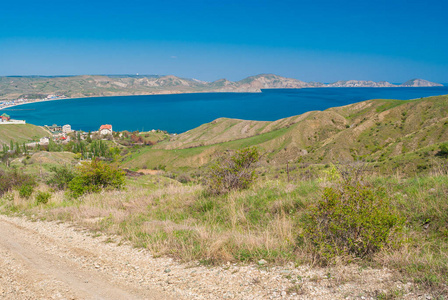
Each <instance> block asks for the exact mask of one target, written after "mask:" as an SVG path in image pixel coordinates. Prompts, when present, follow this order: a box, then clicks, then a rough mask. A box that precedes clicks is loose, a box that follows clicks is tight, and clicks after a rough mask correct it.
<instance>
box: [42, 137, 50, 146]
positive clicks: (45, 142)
mask: <svg viewBox="0 0 448 300" xmlns="http://www.w3.org/2000/svg"><path fill="white" fill-rule="evenodd" d="M49 143H50V139H49V138H47V137H43V138H41V139H40V140H39V145H48V144H49Z"/></svg>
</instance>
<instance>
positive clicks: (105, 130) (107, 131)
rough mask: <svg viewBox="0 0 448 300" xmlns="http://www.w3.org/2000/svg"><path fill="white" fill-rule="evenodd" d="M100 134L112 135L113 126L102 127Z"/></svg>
mask: <svg viewBox="0 0 448 300" xmlns="http://www.w3.org/2000/svg"><path fill="white" fill-rule="evenodd" d="M99 132H100V134H101V135H108V134H112V132H113V131H112V125H110V124H106V125H101V127H100V130H99Z"/></svg>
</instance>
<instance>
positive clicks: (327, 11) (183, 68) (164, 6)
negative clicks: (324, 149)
mask: <svg viewBox="0 0 448 300" xmlns="http://www.w3.org/2000/svg"><path fill="white" fill-rule="evenodd" d="M136 73H139V74H159V75H165V74H173V75H177V76H182V77H189V78H197V79H201V80H206V81H212V80H216V79H219V78H227V79H229V80H240V79H242V78H244V77H247V76H250V75H255V74H260V73H275V74H278V75H282V76H287V77H292V78H297V79H300V80H304V81H320V82H333V81H336V80H347V79H359V80H375V81H379V80H387V81H390V82H403V81H406V80H408V79H411V78H424V79H428V80H431V81H436V82H448V0H438V1H432V0H426V1H421V0H420V1H415V0H396V1H394V0H388V1H385V0H370V1H364V0H357V1H351V0H350V1H349V0H338V1H336V0H308V1H304V0H277V1H274V0H194V1H192V0H171V1H167V0H165V1H152V0H127V1H117V0H107V1H98V0H97V1H95V0H88V1H86V0H76V1H75V0H41V1H36V0H22V1H2V3H1V5H0V75H79V74H136Z"/></svg>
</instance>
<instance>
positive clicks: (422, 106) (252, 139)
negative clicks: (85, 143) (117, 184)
mask: <svg viewBox="0 0 448 300" xmlns="http://www.w3.org/2000/svg"><path fill="white" fill-rule="evenodd" d="M411 112H412V113H411ZM447 128H448V96H437V97H429V98H424V99H419V100H409V101H402V100H369V101H364V102H360V103H356V104H352V105H348V106H344V107H337V108H330V109H328V110H326V111H316V112H308V113H306V114H303V115H300V116H296V117H291V118H286V119H282V120H278V121H276V122H255V121H244V120H232V119H218V120H215V121H214V122H212V123H208V124H204V125H202V126H200V127H198V128H196V129H193V130H190V131H188V132H186V133H183V134H181V135H179V136H178V137H176V138H174V139H172V140H171V141H169V142H164V143H161V144H159V145H157V146H156V147H154V148H151V149H145V150H143V151H142V152H140V153H138V154H136V155H135V156H133V157H131V158H130V159H128V161H127V162H125V165H126V166H129V167H141V166H142V165H143V164H145V165H146V166H147V167H149V168H152V167H155V166H157V165H159V164H163V165H166V166H168V167H169V168H182V167H187V166H190V167H198V166H201V165H203V164H206V163H207V162H209V161H210V159H212V158H213V157H214V154H215V153H216V152H217V151H222V150H227V149H238V148H242V147H248V146H258V147H259V148H260V149H261V150H262V152H264V153H266V156H265V157H266V159H269V160H273V161H275V162H277V163H286V162H287V161H291V160H293V161H295V160H297V159H298V158H299V157H303V161H305V162H314V163H315V162H322V163H327V162H331V161H353V160H356V159H367V160H372V161H376V162H379V164H380V165H383V167H384V164H385V163H386V162H387V161H389V160H394V161H396V162H397V163H398V162H400V161H401V160H402V159H403V158H406V157H410V158H412V155H414V156H415V157H417V158H418V161H415V162H414V163H413V167H412V168H414V169H415V168H416V167H418V165H419V163H426V162H427V161H428V160H429V156H428V153H429V154H432V155H434V154H435V153H436V151H437V150H436V149H437V144H438V143H441V142H444V141H447V140H448V130H447ZM245 129H247V130H245ZM229 140H230V141H229ZM189 147H192V148H190V149H185V148H189ZM425 157H426V158H425Z"/></svg>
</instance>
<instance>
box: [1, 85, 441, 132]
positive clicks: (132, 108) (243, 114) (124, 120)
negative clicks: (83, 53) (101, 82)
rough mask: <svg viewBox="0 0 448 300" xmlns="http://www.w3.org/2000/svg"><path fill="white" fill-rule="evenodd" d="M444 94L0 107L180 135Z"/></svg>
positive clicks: (336, 91) (278, 93) (210, 97)
mask: <svg viewBox="0 0 448 300" xmlns="http://www.w3.org/2000/svg"><path fill="white" fill-rule="evenodd" d="M445 94H448V87H447V86H444V87H425V88H306V89H270V90H263V92H262V93H198V94H176V95H150V96H122V97H97V98H82V99H67V100H60V101H49V102H40V103H32V104H26V105H21V106H16V107H12V108H10V109H5V111H9V112H8V114H10V115H11V117H12V118H14V119H24V120H26V121H27V123H31V124H35V125H51V124H58V125H64V124H70V125H71V126H72V128H73V129H76V130H85V131H88V130H92V131H93V130H98V128H99V127H100V125H101V124H112V125H113V129H114V131H121V130H130V131H134V130H140V131H148V130H151V129H162V130H167V131H168V132H170V133H181V132H185V131H187V130H190V129H192V128H195V127H197V126H199V125H201V124H204V123H207V122H211V121H212V120H214V119H217V118H220V117H227V118H238V119H245V120H260V121H274V120H278V119H281V118H285V117H290V116H294V115H299V114H302V113H304V112H307V111H312V110H325V109H327V108H330V107H335V106H342V105H347V104H351V103H356V102H360V101H363V100H369V99H400V100H408V99H416V98H421V97H427V96H435V95H445Z"/></svg>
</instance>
